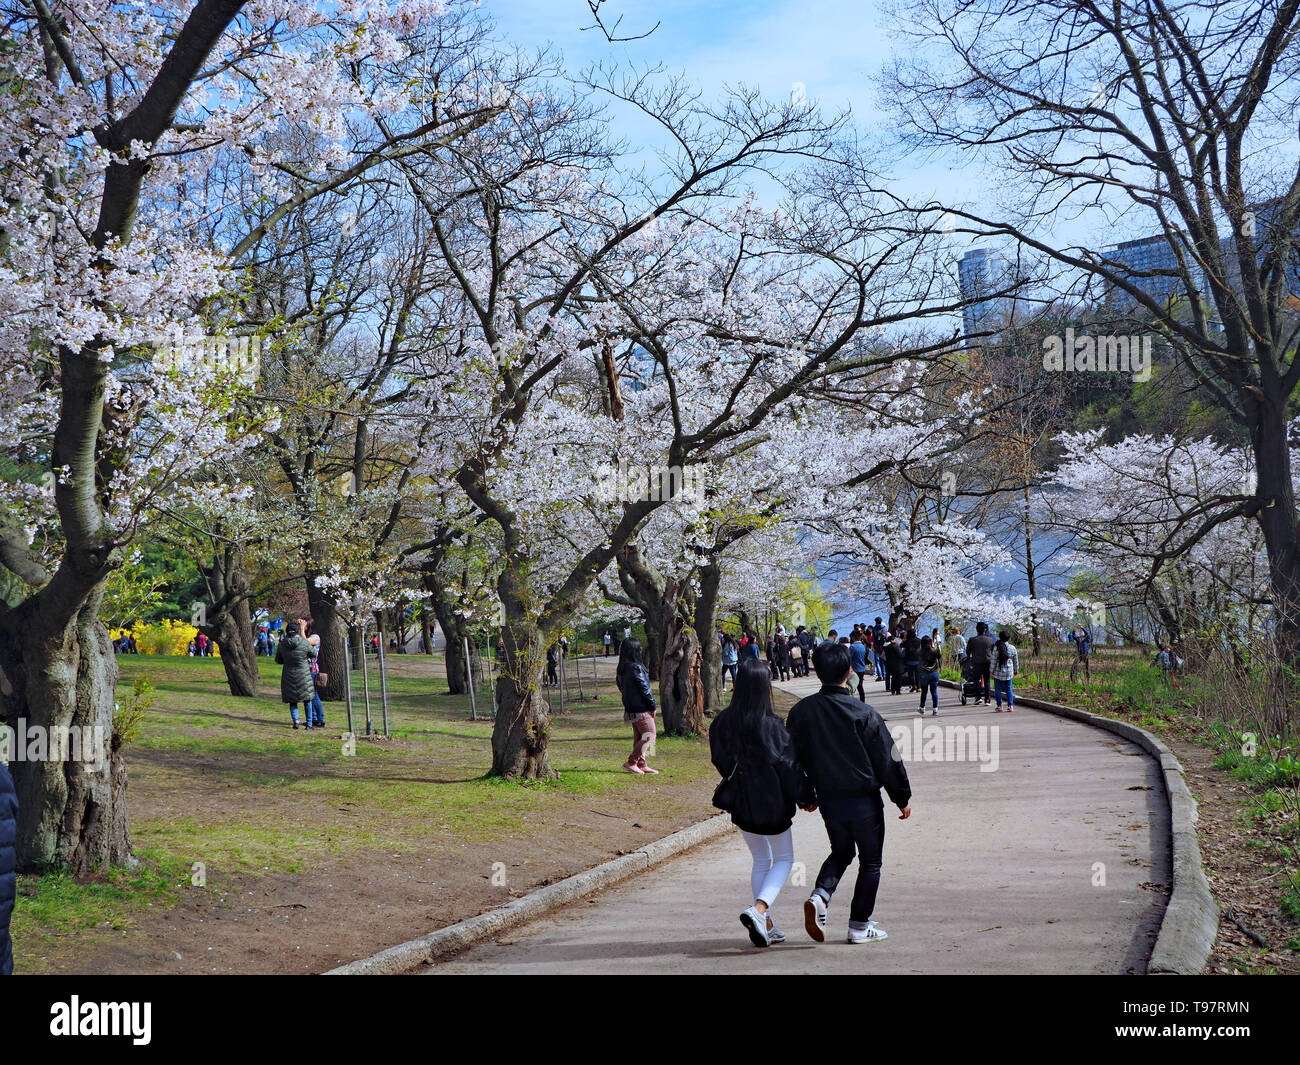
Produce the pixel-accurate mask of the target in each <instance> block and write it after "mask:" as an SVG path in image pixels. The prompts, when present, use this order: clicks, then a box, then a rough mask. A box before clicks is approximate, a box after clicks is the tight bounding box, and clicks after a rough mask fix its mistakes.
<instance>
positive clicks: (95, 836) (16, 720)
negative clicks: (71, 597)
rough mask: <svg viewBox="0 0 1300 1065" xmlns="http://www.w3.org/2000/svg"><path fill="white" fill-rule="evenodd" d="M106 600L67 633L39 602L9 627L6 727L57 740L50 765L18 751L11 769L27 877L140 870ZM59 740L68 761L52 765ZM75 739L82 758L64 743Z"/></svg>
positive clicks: (3, 642)
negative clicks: (118, 730) (116, 712)
mask: <svg viewBox="0 0 1300 1065" xmlns="http://www.w3.org/2000/svg"><path fill="white" fill-rule="evenodd" d="M102 597H103V595H102V591H101V590H99V589H98V588H96V589H95V590H93V591H91V592H90V593H89V594H88V595H87V596H86V597H85V599H84V600H83V602H82V604H81V606H80V608H79V609H78V610H77V611H76V613H75V614H74V616H73V617H72V619H71V621H70V622H69V623H68V624H66V625H60V624H58V623H57V622H56V623H54V624H50V623H48V622H47V621H46V620H44V619H43V618H42V617H41V614H40V612H39V611H38V610H36V609H35V608H34V607H35V603H34V600H28V601H27V602H26V603H24V604H22V605H21V606H19V607H18V608H17V609H15V610H13V611H10V612H8V613H7V614H6V615H5V616H4V617H3V619H2V620H0V661H2V662H3V664H4V674H5V679H6V681H7V683H6V684H5V685H4V686H3V688H2V689H0V691H2V692H3V694H0V707H2V708H3V714H2V716H3V720H4V722H5V724H7V725H9V726H10V727H11V728H13V729H14V730H15V731H16V732H20V731H22V730H20V728H19V726H20V723H21V724H22V726H23V730H25V732H26V733H27V735H28V736H29V737H30V736H31V735H33V733H32V730H33V729H34V728H37V727H39V728H41V729H42V730H44V735H45V736H46V738H47V744H46V751H45V755H46V756H45V757H38V758H36V759H35V760H33V759H29V758H28V757H26V753H27V752H19V751H15V752H14V760H13V762H12V764H11V766H10V769H11V772H12V774H13V778H14V785H15V787H16V788H17V792H18V803H19V810H18V839H17V845H18V846H17V849H18V865H19V868H20V869H24V870H29V871H40V870H44V869H50V868H64V869H66V870H67V871H68V872H69V873H71V874H72V875H73V876H84V875H86V874H88V873H90V872H91V871H93V870H94V869H97V868H102V867H104V866H107V865H110V864H113V865H123V864H132V863H133V861H134V859H133V858H132V855H131V840H130V836H129V834H128V831H127V821H126V768H125V765H124V764H123V761H122V754H121V751H120V749H119V748H120V743H119V742H118V738H117V737H115V736H114V735H113V699H114V693H115V690H116V685H117V659H116V657H115V656H114V655H113V650H112V647H111V646H110V645H109V639H108V630H107V629H106V628H105V627H104V625H103V623H102V622H100V620H99V617H98V615H99V606H100V601H101V599H102ZM69 730H72V731H71V732H69ZM55 736H57V737H59V745H60V748H61V750H62V752H63V754H64V755H66V757H50V756H51V755H53V754H54V753H55V752H54V751H53V750H52V749H51V746H50V744H49V740H50V738H52V737H55ZM72 736H75V737H76V738H77V748H76V749H74V748H73V747H72V744H71V743H70V742H67V743H66V745H65V741H64V739H63V737H72ZM72 755H77V756H78V757H75V758H74V757H72Z"/></svg>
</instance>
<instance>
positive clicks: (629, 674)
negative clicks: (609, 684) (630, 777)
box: [614, 636, 659, 775]
mask: <svg viewBox="0 0 1300 1065" xmlns="http://www.w3.org/2000/svg"><path fill="white" fill-rule="evenodd" d="M614 683H615V684H617V685H618V691H619V694H620V695H621V696H623V720H624V721H626V722H628V723H629V724H630V725H631V726H632V753H631V754H630V755H628V758H627V761H626V762H624V763H623V768H624V769H626V770H627V771H628V772H629V773H637V774H641V773H650V774H652V775H657V774H658V772H659V770H657V769H651V768H650V767H649V766H648V765H646V760H645V756H646V752H648V751H649V750H650V748H651V747H653V746H654V742H655V732H656V729H655V710H656V709H657V707H656V706H655V693H654V691H653V690H652V689H651V687H650V672H649V670H647V669H646V668H645V664H644V663H643V662H642V661H641V644H640V643H639V642H638V641H636V640H634V639H632V637H630V636H629V637H627V639H625V640H624V641H623V646H622V647H620V648H619V651H618V671H617V672H616V673H615V674H614Z"/></svg>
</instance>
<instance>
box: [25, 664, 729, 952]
mask: <svg viewBox="0 0 1300 1065" xmlns="http://www.w3.org/2000/svg"><path fill="white" fill-rule="evenodd" d="M118 661H119V664H120V667H121V676H120V679H119V686H118V694H119V701H122V700H125V699H127V698H129V696H130V693H131V690H132V685H133V684H134V682H135V681H136V679H137V678H138V677H140V676H147V678H148V680H149V682H150V684H152V686H153V689H154V702H153V705H152V706H151V707H150V708H149V710H148V711H147V713H146V714H145V716H144V719H143V721H142V723H141V727H140V730H139V733H138V735H137V737H136V738H135V740H134V741H133V742H132V744H131V745H130V746H129V747H128V748H127V765H128V770H129V777H130V784H129V791H128V809H129V811H130V825H131V838H132V843H133V846H134V848H135V850H136V853H137V854H138V855H139V856H140V857H141V859H142V862H141V865H140V867H139V868H138V869H135V870H131V871H127V870H111V871H107V872H106V873H105V874H104V875H102V876H96V877H94V878H92V880H91V881H90V882H88V883H80V884H79V883H75V882H73V881H72V880H70V879H69V878H67V877H65V876H62V875H50V876H44V877H35V876H24V877H22V878H21V880H20V888H19V890H20V901H19V905H18V907H17V911H16V913H15V916H14V923H13V932H14V938H15V943H16V945H17V949H18V951H19V953H20V954H24V953H25V954H28V955H31V954H33V953H36V952H37V951H38V950H44V949H48V948H50V947H51V946H52V945H53V944H54V943H55V942H56V941H60V940H61V941H62V942H63V946H64V948H65V952H66V949H67V948H68V942H67V937H69V936H70V935H73V934H80V935H82V936H93V931H94V929H97V928H98V929H119V930H120V929H122V928H130V927H132V923H133V922H135V921H139V920H142V914H144V913H146V912H147V911H148V910H149V908H151V907H166V906H168V905H171V904H173V903H174V902H175V901H176V900H177V898H178V897H179V896H180V894H181V893H182V892H185V891H190V890H192V889H193V886H194V885H193V884H192V882H191V876H192V872H193V871H194V870H195V869H196V863H202V866H203V868H204V870H205V871H206V873H207V875H208V876H209V877H213V876H216V875H224V876H229V875H231V874H235V873H238V874H244V875H264V874H274V873H285V872H292V873H300V872H305V873H310V872H311V871H312V870H313V869H318V868H321V867H323V866H324V865H326V864H328V863H329V862H331V861H338V860H345V859H363V858H364V857H365V856H366V855H378V854H399V853H404V852H411V851H413V850H418V851H419V852H420V853H421V854H425V853H430V854H435V855H436V854H438V853H441V852H442V851H448V852H449V851H450V850H451V849H452V848H454V847H456V846H459V845H461V844H463V843H466V842H468V843H474V842H484V841H498V840H509V839H512V838H528V839H536V838H537V836H538V834H539V833H546V832H554V833H555V834H556V839H555V843H556V845H557V848H563V845H564V840H563V838H562V833H563V832H564V829H563V828H562V827H559V826H560V825H561V824H562V821H563V818H562V817H561V816H558V815H559V814H560V813H561V812H562V811H564V810H566V809H568V808H571V807H572V805H573V801H574V798H575V797H596V796H599V797H605V801H606V802H607V803H616V802H617V801H618V800H619V797H620V796H625V801H637V796H636V793H635V792H634V791H633V790H632V789H635V788H636V787H637V785H638V784H640V785H642V787H643V788H644V786H645V784H646V783H648V782H649V781H651V780H653V781H654V786H655V787H656V789H657V790H656V792H655V793H654V794H655V796H656V799H655V803H656V809H666V810H669V811H678V810H680V813H681V820H682V821H683V823H688V822H689V821H692V820H698V819H699V818H700V817H703V816H707V814H708V813H710V812H711V810H710V809H709V807H708V801H707V796H708V794H709V791H710V790H711V788H712V786H713V782H714V779H715V776H716V774H715V773H714V770H713V768H712V766H711V765H710V764H709V759H708V745H707V742H704V741H701V740H699V739H666V738H660V740H659V741H658V745H657V748H658V751H657V762H656V764H658V765H659V766H660V767H661V769H663V771H664V772H663V774H662V775H661V776H660V777H658V778H639V777H635V776H632V775H630V774H627V773H625V772H623V771H622V770H621V765H622V762H623V760H624V759H625V758H626V756H627V751H628V749H629V747H630V736H631V733H630V730H629V728H628V726H627V725H625V724H624V722H623V720H622V708H621V705H620V704H619V703H618V701H617V692H616V691H615V689H614V686H613V683H612V680H609V679H605V678H602V682H601V684H600V698H599V699H596V700H592V699H588V700H586V701H582V702H579V701H577V700H570V701H569V703H568V712H566V713H563V714H559V713H555V714H554V715H553V718H552V721H553V727H552V733H551V743H550V761H551V765H552V767H553V768H554V769H555V770H557V771H558V777H557V778H556V779H554V780H550V781H546V782H538V783H529V784H519V783H507V782H504V781H501V780H499V779H496V778H491V777H488V776H487V775H486V773H487V770H488V769H489V767H490V766H491V760H492V759H491V734H492V722H491V720H490V719H488V720H482V719H481V720H478V721H472V720H470V709H469V699H468V697H467V696H452V695H448V694H446V688H447V685H446V679H445V674H444V673H443V666H442V661H441V659H440V658H429V657H425V656H414V655H412V656H393V657H392V658H391V659H389V663H390V668H389V690H390V695H389V720H390V726H391V738H389V739H384V738H382V737H376V738H373V739H367V738H365V736H364V735H363V734H364V731H365V717H364V709H363V702H362V699H361V697H360V688H361V681H360V673H359V672H357V673H355V674H354V692H356V696H357V697H356V699H355V702H354V728H355V729H356V732H357V736H358V738H357V741H356V754H355V756H353V757H345V756H344V754H343V745H342V743H341V742H340V735H341V733H342V732H343V731H344V728H345V716H344V708H343V704H342V703H327V704H326V706H325V719H326V723H327V727H326V728H325V729H323V730H319V731H311V732H307V731H303V730H299V731H296V732H295V731H293V730H292V729H291V728H290V726H289V714H288V709H287V707H286V706H285V705H284V704H283V703H281V702H280V701H279V675H280V670H279V667H278V666H276V665H275V664H274V662H273V661H272V660H271V659H269V658H259V660H258V662H259V668H260V675H261V692H262V697H260V698H256V699H241V698H236V697H234V696H231V695H230V694H229V691H228V689H227V688H226V685H225V679H224V673H223V671H222V667H221V663H220V662H219V661H218V660H217V659H215V658H189V657H171V656H146V655H140V656H134V655H132V656H122V657H120V658H119V660H118ZM370 667H371V671H370V677H371V682H372V704H371V705H372V719H373V721H374V724H375V727H376V729H378V728H379V727H380V720H381V715H380V708H379V700H378V693H377V676H376V670H375V668H374V661H373V660H371V662H370ZM586 668H587V671H588V672H587V679H586V680H585V681H584V684H585V685H586V690H587V692H588V694H590V692H591V686H590V664H589V663H587V664H586ZM478 706H479V716H480V718H483V717H484V713H485V708H486V711H487V712H488V713H490V708H491V698H490V695H489V694H488V693H487V692H486V690H484V691H482V692H480V694H479V699H478ZM701 796H703V801H702V802H701ZM551 814H556V815H557V816H555V817H551V816H549V815H551ZM629 820H631V819H630V818H629ZM552 825H554V826H555V827H551V826H552Z"/></svg>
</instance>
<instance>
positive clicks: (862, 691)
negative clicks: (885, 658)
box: [853, 669, 867, 703]
mask: <svg viewBox="0 0 1300 1065" xmlns="http://www.w3.org/2000/svg"><path fill="white" fill-rule="evenodd" d="M853 672H854V673H858V671H857V670H856V669H855V670H854V671H853ZM866 682H867V675H866V674H865V673H858V698H859V699H861V700H862V701H863V702H864V703H865V702H866V701H867V688H866Z"/></svg>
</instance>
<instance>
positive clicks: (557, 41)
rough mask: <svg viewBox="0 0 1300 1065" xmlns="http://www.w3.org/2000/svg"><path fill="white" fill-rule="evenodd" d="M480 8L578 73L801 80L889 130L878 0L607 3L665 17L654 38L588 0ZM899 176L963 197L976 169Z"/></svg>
mask: <svg viewBox="0 0 1300 1065" xmlns="http://www.w3.org/2000/svg"><path fill="white" fill-rule="evenodd" d="M482 6H483V9H484V10H485V11H487V12H488V13H489V14H490V15H491V16H492V17H493V18H494V19H495V20H496V22H497V24H498V26H499V27H500V29H501V31H502V33H503V35H504V36H505V37H506V38H507V39H508V40H510V41H512V42H514V43H517V44H521V45H524V46H532V47H540V46H542V45H546V44H551V45H553V46H554V47H555V48H556V49H557V50H558V51H559V52H560V53H561V54H562V55H563V56H564V58H565V60H566V65H567V66H568V67H569V69H572V70H582V69H583V68H585V67H586V66H589V65H590V64H592V63H595V62H600V61H610V60H618V61H622V62H625V63H632V64H635V65H637V66H639V67H640V66H646V65H651V66H654V65H662V66H664V67H666V68H667V70H668V71H670V72H677V71H680V72H684V73H685V74H686V75H687V76H688V78H689V79H690V80H691V81H692V82H693V83H695V84H697V85H698V86H700V88H702V89H703V90H704V91H705V94H706V96H716V95H717V94H719V93H720V92H721V91H722V89H723V88H724V86H727V85H736V84H740V83H743V84H745V85H750V86H754V87H757V88H759V89H761V90H762V91H763V92H764V93H765V94H766V95H768V96H771V97H773V98H785V97H788V96H789V94H790V93H791V91H792V90H793V89H794V87H795V86H796V85H800V86H803V88H804V91H805V92H806V93H807V96H808V98H809V99H812V100H815V101H817V102H819V103H821V104H822V105H823V106H824V107H825V108H826V109H827V110H828V111H835V110H838V109H841V108H844V107H848V108H850V109H851V110H852V112H853V115H854V118H855V121H856V123H857V124H858V126H859V127H860V128H861V129H864V130H865V131H866V132H867V133H868V135H870V134H871V133H872V132H873V131H874V132H879V131H880V130H881V128H882V116H881V114H880V111H879V110H878V108H877V107H876V85H875V82H876V76H877V72H878V71H879V69H880V67H881V65H882V64H883V63H884V62H885V61H886V60H887V59H888V58H889V54H890V46H889V44H888V36H887V26H886V22H885V20H884V18H883V16H882V15H881V14H880V13H879V11H878V5H877V4H876V3H874V2H873V0H857V2H852V0H760V2H751V3H732V2H727V3H689V2H686V0H658V2H651V0H609V3H607V5H606V10H605V12H604V16H605V18H606V22H607V24H608V23H612V21H613V20H614V19H615V18H618V17H619V16H622V19H623V22H622V25H621V26H620V28H619V32H620V33H625V34H638V33H643V32H645V31H646V30H648V29H650V28H651V27H652V26H654V25H655V23H656V22H658V24H659V25H658V28H657V29H655V30H654V32H653V33H652V34H650V35H649V36H648V37H646V38H644V39H642V40H636V41H631V42H628V43H620V44H611V43H610V42H608V41H606V39H605V37H604V35H603V34H601V32H600V31H599V30H595V29H591V30H584V29H583V28H582V27H584V26H589V25H591V24H592V18H591V14H590V12H589V11H588V9H587V4H586V2H585V0H531V2H530V0H483V5H482ZM617 118H618V120H619V121H620V127H619V132H620V133H621V134H622V135H623V136H624V137H626V138H627V139H628V140H629V141H631V142H632V143H634V144H638V145H640V144H642V143H643V142H644V141H645V140H646V139H648V138H651V137H653V136H654V133H653V128H652V127H651V126H650V124H649V123H648V122H636V121H633V120H631V116H622V115H620V116H617ZM898 174H899V177H898V178H897V179H896V183H895V184H896V189H897V191H899V192H901V193H903V194H904V195H906V196H908V198H909V199H931V198H934V197H936V196H938V195H940V194H943V195H944V196H946V198H947V199H948V200H950V201H951V200H954V199H966V198H967V194H966V193H965V192H963V189H964V188H968V187H969V185H970V182H971V180H972V175H971V174H970V173H969V172H961V171H958V172H956V173H954V172H951V171H950V170H949V168H948V167H947V166H945V165H942V164H939V165H935V166H931V167H928V168H926V169H925V171H923V172H922V171H920V170H919V169H918V165H917V163H916V162H915V161H912V162H910V163H908V164H907V165H906V166H905V167H900V168H899V171H898Z"/></svg>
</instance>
